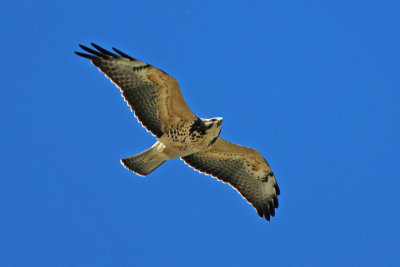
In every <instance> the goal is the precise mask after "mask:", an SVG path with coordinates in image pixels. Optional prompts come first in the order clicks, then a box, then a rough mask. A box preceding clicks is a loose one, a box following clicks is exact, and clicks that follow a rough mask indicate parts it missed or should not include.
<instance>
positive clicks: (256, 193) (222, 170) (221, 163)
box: [182, 138, 280, 221]
mask: <svg viewBox="0 0 400 267" xmlns="http://www.w3.org/2000/svg"><path fill="white" fill-rule="evenodd" d="M182 159H183V160H184V161H185V162H186V163H187V164H188V165H189V166H191V167H193V168H194V169H196V170H198V171H200V172H204V173H206V174H210V175H212V176H214V177H215V178H217V179H218V180H221V181H223V182H225V183H228V184H230V185H231V186H233V187H234V188H235V189H236V190H237V191H238V192H239V193H240V194H241V195H242V196H243V197H244V198H245V199H246V200H247V201H248V202H249V203H251V204H252V205H253V206H254V208H255V209H256V210H257V213H258V215H259V216H260V217H263V216H264V217H265V219H266V220H268V221H269V220H270V216H275V208H278V205H279V202H278V197H277V196H278V195H279V194H280V191H279V187H278V184H277V183H276V180H275V176H274V174H273V173H272V171H271V168H270V167H269V165H268V163H267V162H266V161H265V159H264V158H263V156H262V155H261V154H260V153H259V152H258V151H257V150H254V149H251V148H247V147H243V146H239V145H235V144H232V143H230V142H228V141H225V140H224V139H222V138H218V139H217V141H216V142H215V143H214V144H213V145H212V146H210V147H209V148H207V149H205V150H202V151H200V152H197V153H194V154H191V155H189V156H186V157H183V158H182Z"/></svg>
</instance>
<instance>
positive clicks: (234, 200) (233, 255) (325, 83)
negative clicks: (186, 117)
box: [0, 0, 400, 266]
mask: <svg viewBox="0 0 400 267" xmlns="http://www.w3.org/2000/svg"><path fill="white" fill-rule="evenodd" d="M399 12H400V4H399V2H398V1H247V2H244V1H242V2H240V3H238V2H237V3H233V2H232V1H218V2H217V1H201V2H199V3H194V2H193V1H173V3H172V1H171V2H169V3H168V2H167V1H149V0H147V1H114V2H110V1H96V2H94V1H93V2H90V1H86V2H82V1H68V2H67V1H39V2H32V1H14V2H8V3H7V5H3V6H2V9H1V10H0V22H1V25H2V26H1V27H0V34H1V37H2V38H1V39H2V42H0V48H1V49H0V55H1V59H2V64H1V65H0V68H1V72H0V73H1V81H2V98H1V99H0V113H1V118H2V125H3V127H2V130H1V132H0V137H1V138H0V146H1V149H0V169H1V177H2V178H1V179H0V214H1V216H0V218H1V219H0V229H1V231H0V235H1V236H0V240H1V241H0V265H1V266H120V265H124V266H157V265H158V266H160V265H173V266H204V265H208V266H299V265H306V266H343V265H346V266H378V265H379V266H395V265H396V266H398V264H399V260H398V242H399V240H400V233H399V232H400V231H399V225H400V215H399V209H400V201H399V199H398V196H399V188H400V181H399V171H398V169H399V159H400V153H399V151H400V146H399V135H400V130H399V128H400V127H399V125H400V123H399V116H400V108H399V99H400V93H399V88H400V78H399V77H400V75H399V71H400V56H399V54H400V53H399V52H400V51H399V50H400V49H399V47H400V38H399V37H400V35H399V28H400V17H399V15H398V14H399ZM90 42H95V43H97V44H99V45H101V46H103V47H104V48H107V49H108V48H111V47H112V46H114V47H116V48H118V49H120V50H122V51H124V52H126V53H127V54H130V55H132V56H134V57H136V58H138V59H141V60H143V61H146V62H148V63H150V64H152V65H155V66H157V67H159V68H161V69H163V70H165V71H166V72H168V73H169V74H171V75H172V76H174V77H175V78H176V79H177V80H178V81H179V83H180V86H181V89H182V93H183V95H184V97H185V99H186V101H187V103H188V104H189V106H190V107H191V109H192V110H193V111H194V112H195V113H196V114H197V115H198V116H200V117H214V116H222V117H224V123H223V128H222V132H221V136H222V137H223V138H225V139H227V140H230V141H232V142H235V143H238V144H241V145H245V146H249V147H254V148H256V149H258V150H259V151H260V152H261V153H262V154H263V155H264V156H265V158H266V159H267V160H268V162H269V163H270V165H271V167H272V169H273V171H274V173H275V176H276V178H277V180H278V183H279V186H280V188H281V196H280V207H279V209H278V210H277V213H276V217H275V218H273V219H272V221H271V222H270V223H268V222H266V221H265V220H261V219H260V218H259V217H258V216H257V214H256V212H255V210H253V208H252V207H251V206H250V205H249V204H248V203H247V202H246V201H245V200H243V199H242V198H241V196H240V195H239V194H238V193H237V192H236V191H234V190H233V189H232V188H231V187H229V186H227V185H226V184H223V183H221V182H218V181H216V180H215V179H213V178H211V177H209V176H205V175H203V174H200V173H198V172H195V171H193V170H192V169H190V168H188V167H187V166H186V165H185V164H184V163H183V162H182V161H181V160H178V159H176V160H172V161H170V162H168V163H166V164H164V165H163V166H161V167H160V168H159V169H157V170H156V171H155V172H154V173H153V174H151V175H150V176H149V177H147V178H141V177H138V176H136V175H134V174H133V173H131V172H129V171H127V170H126V169H124V168H123V167H122V165H121V164H120V163H119V160H120V159H121V158H123V157H127V156H131V155H134V154H136V153H139V152H141V151H143V150H144V149H146V148H148V147H150V146H151V145H152V144H153V143H154V141H155V140H154V138H153V137H152V136H151V135H150V134H149V133H147V132H146V131H145V130H144V129H143V128H142V127H141V126H140V124H138V123H137V122H136V120H135V118H134V117H133V115H132V114H131V113H130V111H129V108H128V107H127V105H126V104H125V103H124V102H123V100H122V98H121V96H120V93H119V91H118V89H116V88H115V87H114V85H113V84H112V83H110V82H109V81H108V80H107V79H106V78H104V76H103V75H102V74H101V73H100V72H98V71H97V69H96V68H95V67H93V66H92V65H91V64H89V62H88V61H87V60H84V59H82V58H79V57H77V56H75V55H74V54H73V51H74V50H77V49H78V44H79V43H82V44H85V45H88V44H89V43H90Z"/></svg>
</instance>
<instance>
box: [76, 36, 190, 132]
mask: <svg viewBox="0 0 400 267" xmlns="http://www.w3.org/2000/svg"><path fill="white" fill-rule="evenodd" d="M79 46H80V47H81V48H82V49H83V50H85V51H86V52H88V53H90V54H86V53H81V52H75V54H77V55H79V56H81V57H85V58H88V59H90V60H91V61H92V63H93V65H95V66H96V67H98V68H99V69H100V70H101V71H102V72H103V73H104V74H105V75H106V76H107V77H108V78H110V79H111V80H112V81H113V82H114V83H115V84H116V85H117V86H118V87H119V88H120V90H121V92H122V96H123V97H124V99H125V101H126V102H127V103H128V105H129V106H130V107H131V109H132V111H134V113H135V116H136V117H137V118H138V120H139V122H141V123H142V125H143V126H144V127H145V128H146V129H147V130H148V131H150V132H151V133H153V134H154V135H155V136H157V137H161V136H162V135H163V133H164V132H166V131H168V129H170V128H171V127H174V125H176V124H179V123H181V122H182V121H191V120H194V119H196V118H197V117H196V115H194V114H193V112H192V111H191V110H190V109H189V107H188V105H187V104H186V102H185V100H184V99H183V96H182V93H181V90H180V88H179V84H178V82H177V81H176V80H175V79H174V78H173V77H171V76H170V75H168V74H167V73H165V72H163V71H162V70H160V69H158V68H156V67H153V66H151V65H149V64H147V63H145V62H142V61H140V60H137V59H135V58H133V57H130V56H128V55H126V54H125V53H123V52H121V51H119V50H118V49H115V48H113V50H114V51H115V52H116V53H117V54H118V55H117V54H114V53H112V52H110V51H107V50H105V49H104V48H101V47H100V46H98V45H96V44H93V43H92V46H93V47H94V48H95V49H97V50H94V49H91V48H89V47H86V46H83V45H79Z"/></svg>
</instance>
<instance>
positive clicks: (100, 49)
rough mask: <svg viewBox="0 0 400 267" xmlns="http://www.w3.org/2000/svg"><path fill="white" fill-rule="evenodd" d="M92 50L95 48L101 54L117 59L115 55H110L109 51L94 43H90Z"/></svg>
mask: <svg viewBox="0 0 400 267" xmlns="http://www.w3.org/2000/svg"><path fill="white" fill-rule="evenodd" d="M90 44H91V45H92V46H93V47H94V48H96V49H97V50H99V51H100V52H101V53H103V54H105V55H108V56H112V57H118V56H117V55H116V54H114V53H111V52H110V51H108V50H106V49H104V48H103V47H101V46H99V45H97V44H95V43H90Z"/></svg>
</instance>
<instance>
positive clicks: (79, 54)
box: [74, 51, 95, 60]
mask: <svg viewBox="0 0 400 267" xmlns="http://www.w3.org/2000/svg"><path fill="white" fill-rule="evenodd" d="M74 53H75V55H78V56H81V57H84V58H88V59H91V60H92V59H94V58H95V56H93V55H89V54H85V53H81V52H76V51H74Z"/></svg>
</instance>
